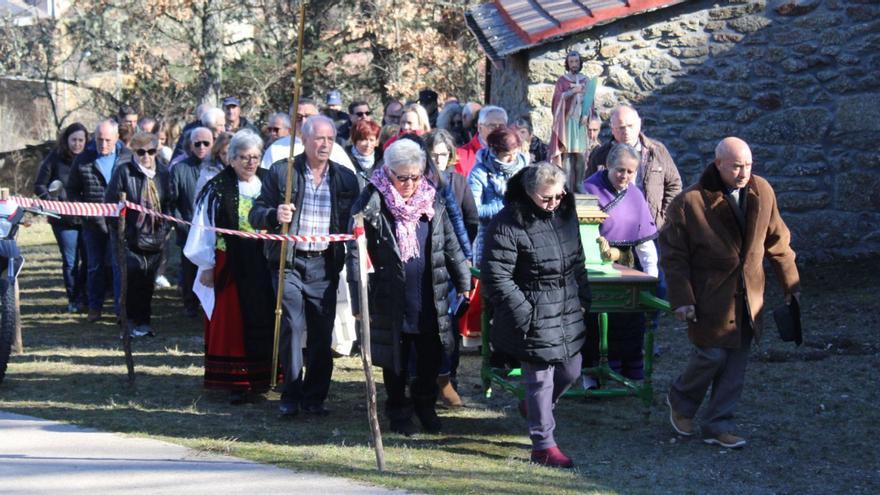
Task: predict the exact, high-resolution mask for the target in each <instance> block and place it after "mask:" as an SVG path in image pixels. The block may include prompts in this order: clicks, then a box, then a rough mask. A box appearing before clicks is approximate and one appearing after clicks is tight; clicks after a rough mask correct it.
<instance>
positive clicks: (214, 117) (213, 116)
mask: <svg viewBox="0 0 880 495" xmlns="http://www.w3.org/2000/svg"><path fill="white" fill-rule="evenodd" d="M221 119H223V120H225V119H226V114H224V113H223V110H220V109H219V108H213V107H212V108H209V109H207V110H205V111H204V112H202V114H201V115H200V116H199V121H201V122H202V125H203V126H205V127H214V126H216V125H217V122H220V120H221Z"/></svg>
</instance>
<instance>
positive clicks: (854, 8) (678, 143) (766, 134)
mask: <svg viewBox="0 0 880 495" xmlns="http://www.w3.org/2000/svg"><path fill="white" fill-rule="evenodd" d="M596 38H599V39H600V40H601V42H602V44H601V49H597V48H598V47H597V44H596V41H595V39H596ZM572 49H575V50H579V51H581V53H584V54H585V55H588V54H595V56H594V57H593V58H592V59H590V60H586V61H585V65H584V70H583V72H584V73H585V74H587V75H589V76H598V77H599V81H600V90H599V93H598V98H597V99H598V107H599V109H600V113H601V115H602V117H603V119H605V120H606V121H607V118H608V116H609V114H610V112H611V110H612V109H613V108H614V106H615V105H617V104H619V103H625V102H626V103H630V104H632V105H634V106H635V107H636V108H637V109H638V111H639V113H640V114H641V115H642V121H643V126H642V127H643V130H644V132H645V133H646V134H647V135H649V136H651V137H654V138H657V139H659V140H661V141H662V142H664V143H665V144H666V145H667V147H668V148H669V150H670V152H671V153H672V156H673V157H674V158H675V160H676V163H677V164H678V166H679V169H680V171H681V174H682V178H683V180H684V181H685V184H686V185H687V184H692V183H693V182H694V181H695V180H696V179H697V178H698V177H699V175H700V173H701V171H702V169H703V168H704V167H705V166H706V165H707V164H708V163H709V162H710V161H711V160H712V158H713V150H714V147H715V145H716V143H717V142H718V140H719V139H721V138H722V137H724V136H728V135H736V136H740V137H742V138H744V139H745V140H746V141H748V142H749V144H750V145H751V147H752V151H753V155H754V160H755V168H754V172H755V173H757V174H758V175H761V176H763V177H765V178H767V179H768V180H769V181H770V183H771V184H772V185H773V187H774V188H775V190H776V193H777V196H778V201H779V205H780V206H781V208H782V210H783V215H784V217H785V219H786V221H787V223H788V225H789V227H790V228H791V229H792V231H793V235H794V241H793V244H794V247H795V249H796V250H797V251H798V253H799V255H800V256H801V257H802V258H809V259H842V258H850V257H859V256H867V255H876V254H877V253H880V2H878V1H877V0H824V1H823V0H770V1H769V2H768V1H766V0H731V1H727V2H711V1H701V0H696V1H691V2H686V3H684V4H682V5H679V6H676V7H672V8H669V9H663V10H659V11H656V12H652V13H649V14H644V15H640V16H636V17H632V18H628V19H623V20H621V21H618V22H615V23H612V24H609V25H606V26H602V27H598V28H596V29H594V30H592V31H591V32H589V33H580V34H575V35H573V36H570V37H568V38H566V39H563V40H561V41H558V42H555V43H549V44H545V45H542V46H539V47H536V48H533V49H532V50H530V51H529V52H526V53H520V54H517V55H514V56H512V57H509V58H508V59H507V60H505V61H504V62H503V63H501V64H499V65H498V66H497V67H495V68H494V69H493V73H492V87H491V97H492V101H493V103H495V104H500V105H502V106H505V107H506V108H508V109H509V110H511V114H512V115H513V116H517V115H521V114H525V113H529V114H531V117H532V119H533V121H534V123H535V129H536V133H537V134H538V136H540V137H541V138H544V139H546V138H548V137H549V134H550V132H549V129H550V120H551V116H550V100H551V97H552V95H553V84H554V83H555V81H556V79H557V78H558V77H559V75H560V74H561V72H562V67H563V60H564V57H565V53H566V52H567V51H569V50H572ZM597 52H598V53H597ZM603 136H604V139H608V138H609V137H610V132H609V131H608V129H607V127H603Z"/></svg>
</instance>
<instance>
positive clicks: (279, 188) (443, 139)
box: [34, 53, 799, 467]
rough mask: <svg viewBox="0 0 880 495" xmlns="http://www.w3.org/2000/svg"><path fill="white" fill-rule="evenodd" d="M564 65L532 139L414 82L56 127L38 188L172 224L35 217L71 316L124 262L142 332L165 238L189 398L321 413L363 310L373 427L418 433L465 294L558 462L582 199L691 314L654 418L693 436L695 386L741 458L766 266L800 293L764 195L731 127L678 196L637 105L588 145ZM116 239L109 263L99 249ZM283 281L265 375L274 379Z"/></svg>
mask: <svg viewBox="0 0 880 495" xmlns="http://www.w3.org/2000/svg"><path fill="white" fill-rule="evenodd" d="M565 68H566V73H565V74H564V75H563V76H562V77H560V82H559V83H558V84H557V88H556V94H555V95H554V104H553V106H554V112H555V115H554V117H555V118H554V125H553V132H552V135H551V140H550V142H549V144H546V143H544V142H543V141H542V140H541V139H539V138H538V136H536V135H535V134H534V132H533V127H532V124H531V121H530V120H529V118H528V116H520V117H517V118H514V119H510V118H509V115H508V113H507V111H506V110H505V109H504V108H501V107H498V106H494V105H486V106H482V105H480V104H479V103H476V102H467V103H461V102H459V101H458V100H456V99H455V98H449V99H447V100H446V101H445V103H444V104H443V105H442V106H441V105H439V104H438V95H437V93H436V92H434V91H431V90H423V91H421V92H419V94H418V99H417V100H416V101H412V102H403V101H398V100H391V101H389V102H387V103H386V104H385V105H384V108H383V109H382V115H381V120H380V119H379V118H378V115H376V116H374V112H373V109H372V108H371V107H370V105H369V104H368V103H367V102H365V101H359V100H355V101H352V102H351V103H350V104H349V105H348V107H347V110H348V111H347V112H344V111H343V107H342V105H343V101H342V96H341V94H340V93H339V92H338V91H333V92H331V93H330V94H328V95H327V97H326V99H325V101H324V103H325V104H326V106H325V107H324V108H320V109H319V105H318V102H317V101H315V100H312V99H307V98H303V99H300V100H299V102H298V105H297V106H296V108H291V109H290V110H291V111H290V113H289V114H288V113H285V112H276V113H272V114H270V115H269V117H268V118H267V119H266V120H265V125H264V126H262V127H261V128H260V127H258V126H257V125H256V122H254V121H251V120H249V119H248V118H247V117H246V116H245V115H243V114H242V100H241V99H239V97H237V96H230V97H227V98H225V99H223V101H222V105H221V108H215V107H212V106H210V105H207V104H203V105H200V106H199V107H198V108H197V109H196V111H195V119H194V120H192V121H191V122H188V123H186V124H185V125H182V124H183V122H175V121H173V120H171V119H161V118H151V117H145V116H139V115H137V112H136V111H135V110H134V109H133V108H131V107H123V108H122V109H120V111H119V113H118V115H116V116H114V117H113V118H109V119H107V120H103V121H101V122H99V123H98V125H97V126H96V127H95V128H94V132H91V133H90V132H89V129H87V128H86V127H85V126H83V125H82V124H79V123H75V124H72V125H70V126H68V127H67V128H65V129H64V130H63V131H62V132H61V134H60V136H59V141H58V145H57V147H56V149H54V150H53V151H52V152H51V153H50V154H49V156H47V157H46V159H45V161H44V162H43V164H42V165H41V167H40V170H39V173H38V177H37V180H36V185H35V191H34V192H35V193H36V194H37V196H39V197H40V198H43V199H54V200H61V201H76V202H91V203H116V202H117V201H118V199H119V196H120V194H122V193H124V194H125V195H126V198H127V200H128V201H131V202H133V203H136V204H139V205H141V206H143V207H144V208H146V209H149V210H154V211H157V212H162V213H165V214H169V215H173V216H174V217H176V218H178V219H181V220H184V221H186V222H189V223H191V224H192V226H191V227H190V226H188V224H184V223H172V222H169V221H166V220H163V219H162V218H160V217H157V216H153V215H150V214H148V213H142V212H130V213H129V214H128V216H127V219H126V224H125V230H124V233H123V234H121V236H120V235H119V234H118V233H117V228H116V227H115V223H116V220H115V219H105V218H102V217H82V218H77V217H63V218H61V219H59V220H51V222H52V229H53V232H54V234H55V237H56V239H57V242H58V247H59V250H60V252H61V255H62V261H63V263H62V266H63V281H64V285H65V289H66V295H67V299H68V310H69V311H70V312H71V313H77V312H81V311H82V312H87V316H86V317H87V319H88V321H90V322H94V321H98V320H100V319H101V318H102V317H103V314H104V305H105V300H106V299H107V296H108V295H111V296H112V301H113V307H114V311H113V312H114V314H115V315H117V319H118V315H119V314H120V312H119V309H120V301H119V297H120V296H119V295H120V292H121V287H120V284H121V282H120V281H121V277H120V274H121V272H122V270H125V271H126V273H127V278H126V279H127V285H128V286H127V292H126V294H127V296H126V300H125V301H124V304H125V305H126V309H127V318H128V321H127V322H126V323H127V328H128V329H129V332H131V335H132V336H133V337H143V336H152V335H155V334H156V330H155V328H154V326H153V325H152V323H151V299H152V295H153V291H154V288H155V287H168V286H169V285H170V283H169V281H168V280H167V277H166V276H165V272H166V265H167V260H168V257H169V251H170V250H171V249H175V247H174V245H176V249H178V250H179V251H180V253H181V257H180V267H179V270H178V272H179V274H178V278H177V285H178V287H179V290H180V295H181V298H182V302H183V307H184V312H185V315H186V316H188V317H193V318H196V317H202V318H204V321H205V373H204V385H205V387H208V388H215V389H221V390H226V391H228V392H229V394H230V396H229V398H230V402H231V403H233V404H241V403H245V402H247V401H249V400H252V399H253V398H254V396H255V395H258V394H262V393H265V392H266V391H268V389H269V384H270V382H271V378H272V374H273V373H277V374H278V377H280V382H279V383H280V384H281V386H280V392H281V398H280V404H279V412H280V414H281V416H282V417H285V418H291V417H294V416H297V415H299V414H306V415H313V416H325V415H328V414H331V411H330V410H329V409H328V408H327V402H328V397H330V396H331V384H332V376H333V360H334V355H340V354H343V355H348V354H350V353H353V352H357V334H358V328H359V326H360V321H363V320H364V319H367V318H369V321H370V323H371V328H372V347H371V351H372V356H373V359H374V362H375V364H376V365H377V366H380V367H381V368H382V371H383V378H384V387H385V391H386V401H385V415H386V417H387V419H388V421H389V425H390V429H391V430H392V431H394V432H397V433H400V434H403V435H407V436H409V435H412V434H414V433H416V432H417V431H418V430H419V427H418V426H417V424H416V422H415V421H414V418H415V419H418V423H419V424H420V425H421V429H422V430H424V431H427V432H432V433H436V432H439V431H441V430H442V423H441V420H440V418H439V416H438V415H437V412H436V404H437V402H438V401H440V402H442V403H444V404H446V405H447V406H449V407H458V406H461V405H462V399H461V396H460V395H459V394H458V393H457V391H456V387H457V375H456V372H457V368H458V361H459V353H460V345H461V336H460V334H461V333H462V331H461V326H462V325H464V324H465V322H466V320H467V319H468V315H471V316H472V315H474V314H476V313H479V311H480V310H481V308H483V307H485V308H487V310H488V311H489V313H490V316H491V318H492V331H491V338H492V340H491V342H492V347H493V358H492V361H493V365H494V366H509V367H519V368H521V369H522V377H523V378H522V379H523V385H524V388H525V399H524V400H523V401H521V403H520V407H519V409H520V412H521V414H522V415H523V416H524V417H525V418H526V420H527V423H528V431H529V435H530V438H531V441H532V447H533V448H532V453H531V460H532V461H533V462H536V463H540V464H544V465H549V466H557V467H570V466H572V465H573V462H572V460H571V459H570V458H568V457H567V456H566V455H565V454H564V453H563V452H562V451H561V450H560V449H559V447H558V446H557V443H556V441H555V439H554V436H553V432H554V429H555V420H554V418H553V408H554V405H555V403H556V401H557V400H558V399H559V397H561V395H562V394H563V393H564V392H565V390H567V389H568V388H569V387H571V386H582V387H585V388H590V387H596V386H599V384H598V383H597V382H596V381H595V380H592V379H591V378H590V377H588V376H582V374H581V368H582V365H584V364H593V363H595V361H596V360H597V359H598V333H597V332H598V329H597V324H596V319H595V318H594V317H588V316H587V315H588V314H589V311H590V301H591V291H590V282H589V278H588V273H587V270H586V267H585V259H584V251H583V248H582V239H581V238H580V233H579V229H578V218H577V214H576V210H575V200H574V195H575V193H584V192H586V193H590V194H592V195H594V196H596V197H597V198H598V202H599V206H600V207H601V208H602V209H603V211H605V212H606V213H607V214H608V215H609V217H608V219H607V220H606V221H605V223H603V225H602V226H601V228H600V232H601V234H602V236H603V237H604V238H605V239H606V240H607V242H608V244H609V245H610V246H611V247H613V248H614V249H615V250H616V252H617V259H618V262H619V263H621V264H623V265H626V266H629V267H633V268H636V269H639V270H641V271H643V272H646V273H648V274H649V275H652V276H655V277H657V278H658V286H657V294H658V296H660V297H666V296H667V294H668V298H669V300H670V303H671V305H672V307H673V308H674V309H675V314H676V316H677V317H679V318H680V319H682V320H683V321H687V322H688V327H689V336H690V338H691V341H692V342H693V344H694V353H693V355H692V357H691V360H690V362H689V363H688V364H687V367H686V368H685V371H684V373H683V374H682V375H681V376H680V377H679V378H678V379H677V380H676V381H675V382H674V383H673V385H672V387H671V390H670V392H669V395H668V397H667V403H668V405H669V412H670V416H669V418H670V422H671V424H672V426H673V428H674V429H675V431H677V432H678V433H679V434H681V435H685V436H689V435H694V434H695V432H696V427H695V426H694V418H695V416H696V413H697V409H698V408H699V406H700V403H701V402H702V401H703V398H704V396H705V395H706V392H707V390H708V389H709V387H710V386H711V388H712V394H711V395H710V400H709V405H708V407H707V408H706V411H705V412H704V415H703V418H702V428H703V434H704V439H705V440H706V441H707V442H710V443H717V444H720V445H722V446H725V447H741V446H742V445H744V443H745V440H744V439H742V438H741V437H739V436H737V435H735V433H734V432H735V425H734V423H733V421H732V417H733V412H734V410H735V406H736V403H737V400H738V398H739V395H740V393H741V390H742V384H743V381H742V377H743V374H744V371H745V362H746V361H745V358H746V356H747V353H748V346H749V343H750V342H751V341H752V340H753V339H756V338H758V336H759V335H760V330H761V323H760V322H761V315H762V307H763V302H762V297H763V284H764V278H763V276H764V275H763V267H762V259H763V258H764V257H765V255H766V257H768V258H769V259H770V261H771V263H772V264H773V266H774V268H776V271H777V273H778V274H779V276H780V280H781V282H782V285H783V287H784V289H785V293H786V297H787V298H788V299H791V298H793V297H799V288H798V275H797V269H796V267H795V265H794V253H793V251H792V250H791V248H790V246H789V234H788V230H787V228H786V227H785V224H784V222H783V221H782V219H781V217H780V216H779V212H778V209H777V207H776V203H775V196H774V194H773V191H772V188H770V186H769V184H767V182H766V181H764V180H763V179H761V178H759V177H756V176H754V175H751V164H752V161H751V152H750V150H749V148H748V145H747V144H746V143H745V142H743V141H741V140H739V139H737V138H727V139H725V140H723V141H722V142H721V143H719V145H718V148H717V149H716V153H715V160H714V162H713V163H711V164H709V165H708V166H707V168H706V171H705V173H704V174H703V177H702V178H701V179H700V181H699V182H698V183H697V184H694V185H693V186H691V187H690V188H689V189H687V190H685V191H682V181H681V178H680V175H679V172H678V170H677V168H676V166H675V163H674V161H673V159H672V157H671V154H670V153H669V151H668V150H667V149H666V147H665V146H664V145H663V144H662V143H660V142H659V141H656V140H654V139H651V138H649V137H647V136H646V135H645V134H644V133H643V132H642V129H641V119H640V117H639V115H638V112H637V111H636V109H635V108H633V107H631V106H625V105H624V106H620V107H618V108H616V109H614V111H613V112H612V113H611V115H610V119H609V126H610V134H611V139H609V140H608V141H607V142H605V143H601V142H600V141H599V136H600V124H601V119H600V118H599V114H598V113H597V112H596V111H595V109H594V108H593V106H592V103H591V101H592V96H590V91H591V89H590V88H591V81H590V80H589V79H586V78H584V77H583V76H582V75H580V74H579V72H580V57H579V56H577V54H576V53H573V54H571V55H570V56H569V57H568V58H567V59H566V64H565ZM592 90H594V88H593V89H592ZM585 101H586V102H587V103H585ZM291 147H292V149H291ZM290 155H292V156H293V157H294V159H293V163H292V167H291V168H288V157H289V156H290ZM288 173H292V174H293V175H292V177H288ZM288 187H289V188H290V190H289V191H288V190H287V188H288ZM285 197H289V198H290V200H289V201H286V200H285ZM355 214H360V215H362V216H363V219H364V225H365V235H366V239H367V251H368V253H369V256H370V260H371V262H372V266H373V272H372V273H371V274H369V275H368V279H369V312H368V314H364V313H363V312H362V311H361V307H362V306H363V304H362V303H363V301H360V300H359V297H358V292H357V290H356V288H355V286H356V284H357V281H358V280H359V276H360V274H359V273H358V270H359V263H358V253H357V250H356V249H355V248H354V243H341V242H325V241H324V240H323V239H321V236H326V235H329V234H346V233H350V232H352V229H353V216H354V215H355ZM285 226H286V227H287V228H289V232H290V233H291V234H294V235H299V236H310V237H311V238H310V239H309V240H308V241H305V242H290V243H289V244H288V246H287V249H286V256H285V258H284V259H283V260H282V259H281V252H282V249H281V246H282V245H281V243H280V242H275V241H262V240H258V239H250V238H244V237H239V236H235V235H229V234H226V233H219V232H217V231H215V230H212V228H222V229H231V230H236V231H243V232H268V233H281V232H282V231H283V230H284V228H285ZM172 232H173V234H174V235H175V238H176V242H174V243H172V242H171V241H170V236H171V235H172ZM118 243H123V244H124V246H125V248H126V249H125V253H126V258H125V261H124V263H125V264H124V266H120V263H118V261H117V258H116V256H115V255H114V253H115V252H116V246H118V245H119V244H118ZM280 266H283V267H284V271H283V276H279V270H278V268H279V267H280ZM472 266H473V267H476V268H479V269H480V270H481V276H480V278H479V280H475V279H473V278H472V277H471V274H470V270H469V267H472ZM281 284H283V288H284V289H283V298H282V332H281V342H280V346H279V353H280V366H279V367H278V369H273V368H272V359H271V358H272V354H273V348H272V346H273V335H272V329H273V321H274V301H275V294H276V292H277V290H278V288H279V287H280V286H281ZM108 289H109V290H108ZM647 318H651V320H652V322H653V324H654V325H656V319H657V315H645V314H613V315H610V317H609V322H610V339H609V340H610V342H609V358H610V364H611V366H612V368H613V369H615V370H616V371H618V372H619V373H621V374H622V375H623V376H625V377H627V378H629V379H632V380H640V379H643V378H644V370H643V354H644V349H642V341H643V336H644V332H645V327H646V319H647ZM650 351H651V350H649V352H650Z"/></svg>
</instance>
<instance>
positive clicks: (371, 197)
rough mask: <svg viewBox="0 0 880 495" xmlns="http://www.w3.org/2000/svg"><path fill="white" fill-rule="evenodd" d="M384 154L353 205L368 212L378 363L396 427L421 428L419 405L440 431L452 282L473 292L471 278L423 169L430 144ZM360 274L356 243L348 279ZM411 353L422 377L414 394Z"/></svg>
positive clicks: (429, 427)
mask: <svg viewBox="0 0 880 495" xmlns="http://www.w3.org/2000/svg"><path fill="white" fill-rule="evenodd" d="M384 160H385V161H384V165H383V166H381V167H377V168H376V169H375V170H374V171H373V174H372V176H371V177H370V181H369V183H368V184H367V186H366V187H365V188H364V190H363V191H362V192H361V196H360V198H359V199H358V200H357V202H356V203H355V205H354V206H353V207H352V214H353V215H354V214H357V213H361V214H363V215H364V228H365V231H366V237H367V251H368V253H369V256H370V260H371V261H372V263H373V267H374V272H373V273H371V274H369V298H370V308H369V310H370V314H369V318H370V328H371V333H372V341H371V344H372V346H371V351H372V354H373V362H374V363H375V364H376V365H378V366H380V367H381V368H382V374H383V378H384V381H385V391H386V393H387V396H388V399H387V401H386V403H385V414H386V415H387V416H388V419H389V420H390V426H391V431H394V432H396V433H400V434H403V435H407V436H409V435H412V434H413V433H415V432H416V426H415V424H414V423H413V421H412V415H413V412H415V414H416V416H417V417H418V418H419V421H420V422H421V424H422V429H423V430H424V431H427V432H430V433H436V432H439V431H440V429H441V427H442V425H441V423H440V419H439V418H438V417H437V412H436V410H435V408H434V403H435V402H436V400H437V392H438V387H437V375H438V373H439V370H440V363H441V358H442V356H443V353H444V352H450V351H451V349H452V345H453V343H454V342H455V338H454V334H453V328H452V324H451V321H450V319H449V315H448V301H447V298H446V294H447V290H448V283H449V281H450V280H451V281H452V283H453V285H454V287H455V288H456V290H458V292H459V293H461V294H465V295H469V292H470V288H471V287H470V284H471V277H470V272H469V271H468V268H467V264H466V263H465V257H464V254H462V251H461V246H460V245H459V243H458V240H457V238H456V235H455V231H454V229H453V227H452V223H451V222H450V220H449V216H448V214H447V210H446V203H445V202H446V200H445V197H444V195H443V194H438V193H437V189H436V187H435V185H434V184H432V183H431V182H430V180H428V178H426V177H425V175H424V174H425V166H426V155H425V151H424V150H423V149H422V148H421V146H419V145H418V144H417V143H416V142H414V141H412V140H409V139H399V140H397V141H395V142H394V143H392V144H391V145H390V146H389V147H388V149H387V150H385V155H384ZM357 273H358V263H357V250H349V259H348V274H349V283H355V282H356V281H357V280H358V277H357ZM352 296H353V297H352V311H353V313H354V314H355V315H356V316H359V315H360V301H359V300H358V299H357V291H356V290H352ZM411 353H415V369H416V376H415V377H414V379H413V381H412V383H410V387H409V389H410V390H409V391H410V394H409V397H407V394H406V386H407V383H409V382H410V376H409V375H410V373H409V366H408V365H409V363H410V361H411V359H410V358H411V356H410V354H411Z"/></svg>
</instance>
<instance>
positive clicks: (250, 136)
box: [226, 129, 263, 162]
mask: <svg viewBox="0 0 880 495" xmlns="http://www.w3.org/2000/svg"><path fill="white" fill-rule="evenodd" d="M249 149H256V150H257V151H259V152H261V154H262V151H263V139H262V138H260V136H257V135H256V133H254V131H252V130H250V129H242V130H240V131H238V132H236V133H235V135H233V136H232V139H231V140H230V141H229V147H228V148H226V159H227V160H229V161H230V162H231V161H232V160H235V156H236V155H238V153H239V152H241V151H244V150H249Z"/></svg>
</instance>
